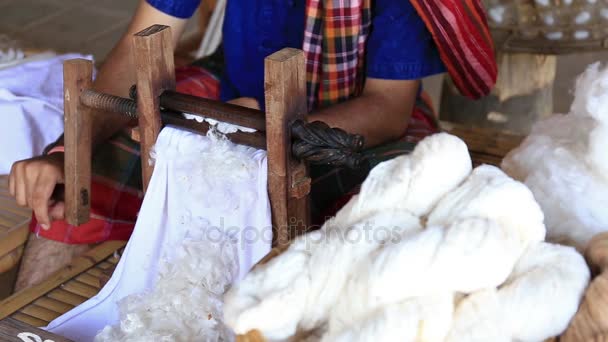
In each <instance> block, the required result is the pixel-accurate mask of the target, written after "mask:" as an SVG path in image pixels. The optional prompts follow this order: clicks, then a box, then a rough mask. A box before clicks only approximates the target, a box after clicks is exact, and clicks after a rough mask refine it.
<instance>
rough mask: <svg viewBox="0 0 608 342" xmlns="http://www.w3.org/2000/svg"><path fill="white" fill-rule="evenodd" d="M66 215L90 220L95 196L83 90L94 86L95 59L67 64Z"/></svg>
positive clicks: (88, 117) (75, 222) (75, 221)
mask: <svg viewBox="0 0 608 342" xmlns="http://www.w3.org/2000/svg"><path fill="white" fill-rule="evenodd" d="M63 80H64V81H63V94H64V107H65V108H64V142H65V154H64V155H65V170H64V172H65V217H66V221H67V222H68V223H69V224H71V225H73V226H79V225H81V224H83V223H85V222H88V221H89V213H90V209H91V207H90V204H91V200H90V196H91V143H92V141H91V112H92V110H91V109H90V108H87V107H86V106H84V105H82V104H81V102H80V93H81V92H82V91H83V90H84V89H88V88H90V87H91V83H92V82H93V62H91V61H89V60H85V59H72V60H68V61H65V62H64V64H63Z"/></svg>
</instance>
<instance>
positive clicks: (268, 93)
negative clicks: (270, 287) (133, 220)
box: [64, 25, 311, 246]
mask: <svg viewBox="0 0 608 342" xmlns="http://www.w3.org/2000/svg"><path fill="white" fill-rule="evenodd" d="M171 40H172V36H171V30H170V28H169V27H168V26H161V25H154V26H151V27H149V28H147V29H145V30H143V31H141V32H139V33H137V34H135V36H134V37H133V55H134V61H135V65H136V76H137V84H136V86H137V92H136V94H137V95H136V97H137V116H138V121H139V134H138V135H139V138H140V139H139V140H140V144H141V156H142V174H143V178H142V179H143V188H144V192H145V190H146V188H147V186H148V183H149V181H150V177H151V176H152V170H153V166H152V165H150V163H148V157H147V156H149V155H150V151H151V150H152V147H153V145H154V143H155V142H156V139H157V137H158V134H159V133H160V130H161V128H162V121H165V123H170V124H175V125H178V126H183V127H187V128H191V129H194V130H196V131H198V132H200V133H206V131H207V130H208V129H209V126H208V125H207V124H205V123H196V122H194V121H192V120H185V119H181V120H180V119H178V118H176V117H172V118H168V119H167V120H163V119H161V106H163V105H165V103H166V102H172V103H171V106H172V108H176V107H177V108H180V109H181V110H183V111H185V112H189V109H192V107H196V108H197V110H198V111H199V112H200V111H201V110H203V111H204V113H205V116H207V117H211V118H213V119H219V120H221V121H226V122H230V123H235V124H239V125H241V126H245V127H250V128H254V129H257V130H258V132H256V133H253V134H248V133H240V132H237V133H234V134H229V135H228V137H229V138H230V139H231V140H233V141H235V142H237V143H243V144H246V145H250V146H254V147H258V148H265V149H266V150H267V151H268V154H267V159H268V193H269V197H270V203H271V208H272V222H273V246H283V245H286V244H287V243H288V242H289V241H290V240H291V239H292V238H293V236H294V235H295V234H296V233H298V232H301V231H302V230H303V229H305V228H306V227H308V226H309V205H308V198H307V195H308V194H309V193H310V182H311V180H310V178H309V177H308V169H307V166H306V163H305V162H303V161H300V160H296V159H295V158H294V157H293V155H292V153H291V148H290V147H291V141H292V137H291V130H290V127H291V123H293V122H294V121H295V120H297V119H304V117H305V114H306V112H307V107H306V72H305V65H304V54H303V52H302V51H300V50H296V49H283V50H281V51H279V52H276V53H274V54H272V55H271V56H269V57H267V58H266V60H265V98H266V115H265V117H264V113H262V112H260V111H255V110H249V109H247V108H244V107H239V106H234V105H229V104H225V103H220V102H216V101H210V100H204V99H200V98H195V97H193V96H188V95H184V94H178V93H171V95H172V97H171V98H167V97H165V98H164V99H165V100H166V101H165V100H162V101H161V95H162V94H163V93H165V92H173V91H174V90H175V68H174V61H173V54H172V51H173V50H172V49H171V48H170V47H172V46H173V43H172V41H171ZM64 80H65V83H64V87H65V135H64V139H65V178H66V179H65V203H66V220H67V221H68V223H70V224H72V225H75V226H78V225H80V224H82V223H85V222H87V221H88V220H89V212H90V200H89V197H90V184H91V121H90V117H91V116H90V113H91V111H92V110H93V109H92V108H109V107H108V106H104V105H106V103H102V102H103V101H99V100H98V99H96V98H95V96H96V95H99V94H95V93H94V92H92V91H91V90H90V89H89V88H90V87H91V83H92V62H90V61H88V60H82V59H76V60H70V61H67V62H66V63H65V66H64ZM74 95H76V96H74ZM75 99H80V101H78V100H75ZM188 106H191V108H189V107H188ZM167 121H169V122H167ZM260 130H261V131H262V132H260ZM264 133H265V134H264ZM294 224H295V226H294Z"/></svg>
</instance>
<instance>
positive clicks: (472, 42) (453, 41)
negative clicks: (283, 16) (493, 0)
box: [303, 0, 497, 110]
mask: <svg viewBox="0 0 608 342" xmlns="http://www.w3.org/2000/svg"><path fill="white" fill-rule="evenodd" d="M411 2H412V5H413V6H414V8H416V11H417V13H418V14H419V15H420V17H421V18H422V19H423V21H424V22H425V24H426V26H427V28H428V30H429V31H430V32H431V35H432V36H433V39H434V41H435V44H436V45H437V47H438V49H439V53H440V56H441V60H442V61H443V62H444V64H445V65H446V68H447V70H448V72H449V74H450V76H451V77H452V78H453V79H454V83H455V84H456V86H457V87H458V88H459V90H460V91H461V93H462V94H463V95H465V96H467V97H469V98H473V99H477V98H480V97H482V96H485V95H487V94H488V93H489V92H490V90H491V88H492V87H493V86H494V84H495V83H496V77H497V66H496V61H495V58H494V46H493V43H492V39H491V36H490V32H489V29H488V24H487V21H486V17H485V13H484V10H483V7H482V5H481V1H480V0H411ZM370 28H371V0H308V1H307V6H306V29H305V33H304V44H303V50H304V53H305V55H306V73H307V87H308V107H309V110H313V109H315V108H318V107H325V106H327V105H330V104H333V103H337V102H341V101H344V100H346V99H348V98H349V97H351V96H356V95H358V94H359V93H360V92H361V90H362V85H363V77H364V75H363V72H362V70H363V66H364V56H365V43H366V40H367V37H368V36H369V32H370Z"/></svg>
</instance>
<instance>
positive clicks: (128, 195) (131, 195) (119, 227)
mask: <svg viewBox="0 0 608 342" xmlns="http://www.w3.org/2000/svg"><path fill="white" fill-rule="evenodd" d="M175 79H176V90H177V91H178V92H180V93H185V94H191V95H195V96H199V97H205V98H210V99H218V98H219V91H220V87H219V80H218V79H217V78H216V77H215V76H214V75H213V74H211V73H210V72H209V71H207V70H205V69H202V68H200V67H193V66H189V67H183V68H178V69H176V71H175ZM110 143H111V144H112V143H114V144H115V145H116V144H117V143H116V142H110ZM119 147H120V148H123V149H128V147H124V146H119ZM131 152H132V153H133V154H137V157H138V158H139V153H137V152H136V151H131ZM141 203H142V196H141V193H140V192H138V191H135V190H133V189H130V188H127V187H126V186H124V185H122V184H120V183H119V182H115V181H112V180H108V179H103V178H100V177H95V175H93V180H92V182H91V220H90V221H89V222H87V223H85V224H83V225H80V226H78V227H74V226H72V225H69V224H68V223H67V222H66V221H64V220H60V221H54V222H53V223H52V224H51V227H50V229H48V230H44V229H42V227H40V225H39V224H38V222H37V221H36V218H35V217H32V221H31V222H30V230H31V231H32V232H34V233H37V234H38V235H39V236H42V237H44V238H46V239H49V240H55V241H59V242H64V243H68V244H90V243H98V242H102V241H108V240H128V239H129V237H130V236H131V233H132V232H133V228H134V227H135V221H136V220H137V213H138V212H139V208H140V207H141Z"/></svg>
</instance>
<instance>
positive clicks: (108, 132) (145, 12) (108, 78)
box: [59, 0, 186, 146]
mask: <svg viewBox="0 0 608 342" xmlns="http://www.w3.org/2000/svg"><path fill="white" fill-rule="evenodd" d="M154 24H161V25H167V26H170V27H171V32H172V34H173V45H174V48H175V46H177V43H178V41H179V37H180V36H181V35H182V33H183V31H184V27H185V26H186V19H181V18H177V17H173V16H170V15H167V14H165V13H163V12H161V11H159V10H157V9H156V8H154V7H152V6H151V5H150V4H148V3H147V2H146V1H144V0H140V2H139V5H138V7H137V10H136V12H135V15H134V16H133V18H132V20H131V23H130V24H129V27H128V29H127V31H126V32H125V33H124V35H123V36H122V38H121V39H120V40H119V42H118V43H117V44H116V45H115V46H114V48H113V49H112V51H111V52H110V54H109V55H108V57H107V58H106V60H105V61H104V63H103V65H102V67H101V68H100V70H99V73H98V74H97V78H96V79H95V81H94V82H93V88H94V89H95V90H97V91H100V92H103V93H107V94H112V95H116V96H122V97H128V95H129V88H130V87H131V85H133V84H135V72H134V68H133V55H132V51H131V46H132V39H133V35H134V34H135V33H137V32H139V31H141V30H143V29H145V28H146V27H149V26H151V25H154ZM128 122H129V120H128V119H126V118H125V117H123V116H120V115H113V114H111V113H104V112H101V111H97V112H95V113H93V117H92V127H93V130H92V133H93V146H96V145H98V144H100V143H102V142H104V141H105V140H107V139H108V138H109V137H111V136H112V135H114V134H115V133H116V132H117V131H119V130H120V129H122V128H124V127H125V126H126V125H127V123H128ZM59 144H60V145H63V139H62V138H61V139H60V140H59Z"/></svg>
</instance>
